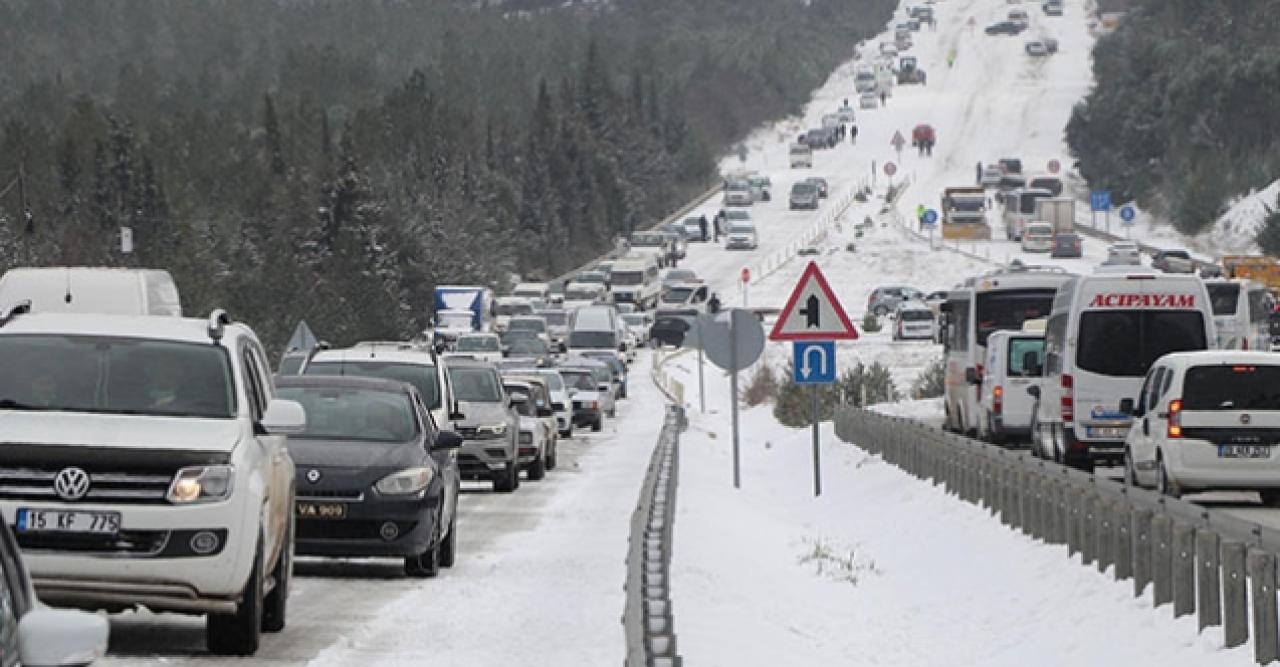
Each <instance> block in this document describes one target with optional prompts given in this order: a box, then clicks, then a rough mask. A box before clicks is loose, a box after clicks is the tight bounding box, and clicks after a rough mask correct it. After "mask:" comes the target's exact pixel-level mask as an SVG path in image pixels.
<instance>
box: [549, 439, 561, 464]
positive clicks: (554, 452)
mask: <svg viewBox="0 0 1280 667" xmlns="http://www.w3.org/2000/svg"><path fill="white" fill-rule="evenodd" d="M559 462H560V443H559V442H553V443H551V455H550V456H548V457H547V470H555V469H556V466H557V465H559Z"/></svg>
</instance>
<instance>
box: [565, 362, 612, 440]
mask: <svg viewBox="0 0 1280 667" xmlns="http://www.w3.org/2000/svg"><path fill="white" fill-rule="evenodd" d="M557 370H559V371H560V376H561V377H563V378H564V384H565V388H566V389H567V391H568V394H569V399H570V404H571V405H572V406H573V425H574V426H590V427H591V430H592V431H599V430H601V429H602V428H603V427H604V410H603V409H602V408H601V396H600V393H601V392H600V388H599V387H598V386H596V379H595V375H594V374H593V373H592V372H591V370H590V369H587V368H575V367H568V366H566V367H562V368H559V369H557Z"/></svg>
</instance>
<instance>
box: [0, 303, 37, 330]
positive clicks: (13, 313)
mask: <svg viewBox="0 0 1280 667" xmlns="http://www.w3.org/2000/svg"><path fill="white" fill-rule="evenodd" d="M30 312H31V301H30V300H23V301H19V302H18V303H16V304H14V305H13V307H11V308H9V310H8V312H6V313H5V314H4V315H0V327H2V326H4V325H6V324H8V323H9V320H12V319H13V318H15V317H17V316H19V315H26V314H28V313H30Z"/></svg>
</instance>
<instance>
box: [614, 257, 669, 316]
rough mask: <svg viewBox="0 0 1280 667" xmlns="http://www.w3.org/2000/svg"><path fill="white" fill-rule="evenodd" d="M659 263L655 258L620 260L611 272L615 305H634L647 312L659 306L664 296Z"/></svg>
mask: <svg viewBox="0 0 1280 667" xmlns="http://www.w3.org/2000/svg"><path fill="white" fill-rule="evenodd" d="M658 274H659V268H658V261H657V260H656V259H654V258H653V257H643V258H635V259H623V260H619V261H618V262H617V263H615V264H614V265H613V270H612V271H610V272H609V294H611V295H612V296H613V302H614V303H634V304H635V305H636V307H637V308H639V309H641V310H645V309H648V308H654V307H656V306H657V305H658V297H659V296H660V295H661V294H662V280H661V278H660V277H659V275H658Z"/></svg>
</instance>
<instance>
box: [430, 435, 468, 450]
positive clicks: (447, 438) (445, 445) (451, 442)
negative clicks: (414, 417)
mask: <svg viewBox="0 0 1280 667" xmlns="http://www.w3.org/2000/svg"><path fill="white" fill-rule="evenodd" d="M461 446H462V436H460V435H458V434H457V433H454V432H453V431H440V432H439V433H436V440H435V442H433V443H431V451H439V450H444V449H457V448H459V447H461Z"/></svg>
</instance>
